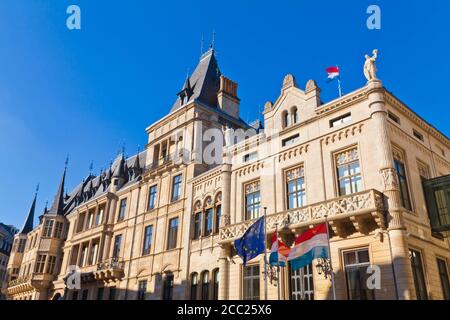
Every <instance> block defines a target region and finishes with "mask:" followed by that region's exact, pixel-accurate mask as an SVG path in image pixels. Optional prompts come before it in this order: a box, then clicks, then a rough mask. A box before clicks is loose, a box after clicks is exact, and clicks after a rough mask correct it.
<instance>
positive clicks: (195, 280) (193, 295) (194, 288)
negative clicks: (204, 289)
mask: <svg viewBox="0 0 450 320" xmlns="http://www.w3.org/2000/svg"><path fill="white" fill-rule="evenodd" d="M197 288H198V273H197V272H194V273H192V274H191V300H197Z"/></svg>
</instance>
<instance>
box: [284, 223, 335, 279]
mask: <svg viewBox="0 0 450 320" xmlns="http://www.w3.org/2000/svg"><path fill="white" fill-rule="evenodd" d="M317 258H324V259H328V258H329V252H328V233H327V225H326V224H325V223H324V224H321V225H319V226H317V227H315V228H313V229H310V230H308V231H306V232H305V233H303V234H301V235H300V236H299V237H298V238H297V239H295V243H294V247H293V248H292V249H291V251H290V253H289V256H288V261H289V262H290V263H291V268H292V270H294V271H295V270H299V269H301V268H303V267H305V266H307V265H309V264H310V263H311V262H313V260H315V259H317Z"/></svg>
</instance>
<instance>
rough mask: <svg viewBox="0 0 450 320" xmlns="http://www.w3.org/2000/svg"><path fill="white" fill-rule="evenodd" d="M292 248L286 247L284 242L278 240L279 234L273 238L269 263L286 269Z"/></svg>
mask: <svg viewBox="0 0 450 320" xmlns="http://www.w3.org/2000/svg"><path fill="white" fill-rule="evenodd" d="M290 252H291V248H289V247H288V246H287V245H285V244H284V243H283V242H282V241H280V240H278V237H277V234H276V233H274V234H273V236H272V248H271V249H270V256H269V262H270V265H272V266H280V267H285V266H286V263H287V258H288V256H289V253H290Z"/></svg>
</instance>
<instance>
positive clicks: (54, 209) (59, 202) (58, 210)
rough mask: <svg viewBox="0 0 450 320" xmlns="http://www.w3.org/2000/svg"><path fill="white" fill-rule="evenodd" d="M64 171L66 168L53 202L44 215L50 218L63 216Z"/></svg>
mask: <svg viewBox="0 0 450 320" xmlns="http://www.w3.org/2000/svg"><path fill="white" fill-rule="evenodd" d="M66 169H67V168H64V172H63V175H62V177H61V182H60V183H59V187H58V191H57V192H56V195H55V199H54V200H53V204H52V206H51V208H50V210H49V211H48V212H47V214H46V215H50V216H58V215H64V183H65V180H66Z"/></svg>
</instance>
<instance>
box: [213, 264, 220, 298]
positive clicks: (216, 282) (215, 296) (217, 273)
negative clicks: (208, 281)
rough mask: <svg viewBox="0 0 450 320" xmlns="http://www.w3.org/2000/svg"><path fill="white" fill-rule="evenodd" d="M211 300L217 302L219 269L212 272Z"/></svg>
mask: <svg viewBox="0 0 450 320" xmlns="http://www.w3.org/2000/svg"><path fill="white" fill-rule="evenodd" d="M213 284H214V287H213V299H214V300H219V269H215V270H214V271H213Z"/></svg>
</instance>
